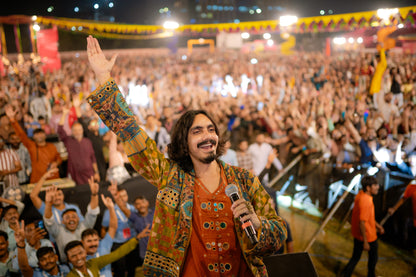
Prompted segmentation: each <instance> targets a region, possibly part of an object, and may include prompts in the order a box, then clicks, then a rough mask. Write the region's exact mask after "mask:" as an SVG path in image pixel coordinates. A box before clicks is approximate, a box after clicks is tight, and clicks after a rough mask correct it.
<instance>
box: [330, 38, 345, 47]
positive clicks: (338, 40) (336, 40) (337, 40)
mask: <svg viewBox="0 0 416 277" xmlns="http://www.w3.org/2000/svg"><path fill="white" fill-rule="evenodd" d="M332 41H333V42H334V44H336V45H342V44H345V43H346V42H347V40H346V39H345V38H344V37H335V38H334V39H333V40H332Z"/></svg>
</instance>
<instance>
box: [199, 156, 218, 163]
mask: <svg viewBox="0 0 416 277" xmlns="http://www.w3.org/2000/svg"><path fill="white" fill-rule="evenodd" d="M215 158H216V155H215V153H210V154H209V155H208V157H205V158H201V159H199V161H200V162H202V163H204V164H210V163H212V162H213V161H214V160H215Z"/></svg>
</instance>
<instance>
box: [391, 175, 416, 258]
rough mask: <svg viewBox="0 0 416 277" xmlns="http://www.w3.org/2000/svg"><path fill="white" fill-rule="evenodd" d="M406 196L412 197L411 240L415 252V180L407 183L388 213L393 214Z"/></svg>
mask: <svg viewBox="0 0 416 277" xmlns="http://www.w3.org/2000/svg"><path fill="white" fill-rule="evenodd" d="M408 198H411V199H412V208H413V230H412V231H413V236H412V237H413V240H412V244H413V245H412V249H413V252H414V253H415V254H416V241H415V240H416V180H412V181H411V182H410V184H408V185H407V187H406V190H405V191H404V193H403V197H402V198H400V200H399V201H397V203H396V205H394V206H393V207H391V208H389V209H388V213H389V214H390V215H392V214H394V212H395V211H396V210H397V209H398V208H399V207H400V206H401V205H402V204H403V203H404V201H406V200H407V199H408Z"/></svg>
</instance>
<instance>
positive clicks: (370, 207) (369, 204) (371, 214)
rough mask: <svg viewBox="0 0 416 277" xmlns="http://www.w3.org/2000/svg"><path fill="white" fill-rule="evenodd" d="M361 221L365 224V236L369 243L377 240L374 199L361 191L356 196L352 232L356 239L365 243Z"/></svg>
mask: <svg viewBox="0 0 416 277" xmlns="http://www.w3.org/2000/svg"><path fill="white" fill-rule="evenodd" d="M360 221H364V222H365V234H366V236H367V241H368V242H373V241H375V240H376V239H377V230H376V218H375V211H374V203H373V197H372V196H371V195H368V194H367V193H365V192H364V191H362V190H360V191H359V192H358V194H357V196H355V200H354V208H353V210H352V219H351V232H352V235H353V237H354V238H356V239H358V240H361V241H363V240H364V238H363V235H362V234H361V231H360Z"/></svg>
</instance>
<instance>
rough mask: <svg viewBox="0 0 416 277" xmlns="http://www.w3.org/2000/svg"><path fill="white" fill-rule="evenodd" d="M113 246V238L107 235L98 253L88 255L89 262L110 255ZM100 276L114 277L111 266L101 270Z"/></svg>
mask: <svg viewBox="0 0 416 277" xmlns="http://www.w3.org/2000/svg"><path fill="white" fill-rule="evenodd" d="M112 246H113V238H112V237H110V235H109V234H108V233H107V234H105V237H104V238H103V239H102V240H100V244H98V249H97V252H95V254H94V255H87V261H88V260H91V259H94V258H98V257H101V256H104V255H107V254H110V252H111V247H112ZM100 276H105V277H112V276H113V274H112V273H111V264H108V265H106V266H105V267H103V268H101V270H100Z"/></svg>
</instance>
